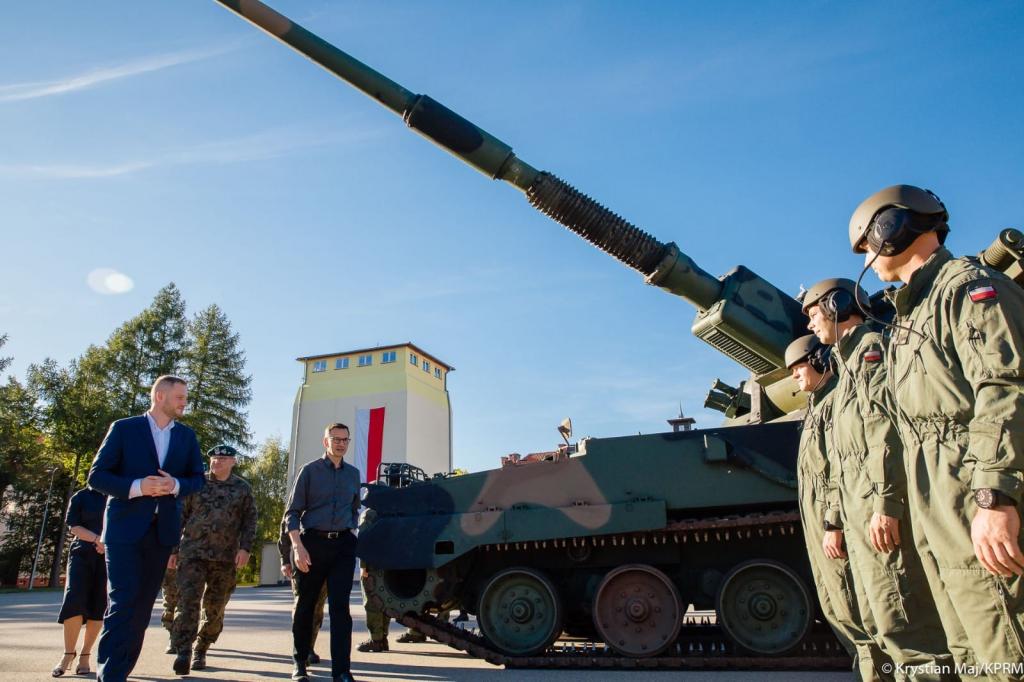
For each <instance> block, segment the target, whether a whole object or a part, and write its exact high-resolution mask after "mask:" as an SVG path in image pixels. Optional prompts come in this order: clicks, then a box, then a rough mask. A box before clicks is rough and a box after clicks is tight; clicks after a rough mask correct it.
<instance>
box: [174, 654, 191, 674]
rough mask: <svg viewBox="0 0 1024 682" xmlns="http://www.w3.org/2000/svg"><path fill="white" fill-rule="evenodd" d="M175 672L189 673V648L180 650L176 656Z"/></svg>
mask: <svg viewBox="0 0 1024 682" xmlns="http://www.w3.org/2000/svg"><path fill="white" fill-rule="evenodd" d="M174 674H175V675H188V674H189V663H188V649H186V650H185V651H179V652H178V655H177V656H175V657H174Z"/></svg>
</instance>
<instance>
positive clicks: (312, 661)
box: [306, 651, 320, 665]
mask: <svg viewBox="0 0 1024 682" xmlns="http://www.w3.org/2000/svg"><path fill="white" fill-rule="evenodd" d="M319 662H320V657H319V656H317V653H316V652H315V651H310V652H309V658H307V659H306V665H316V664H317V663H319Z"/></svg>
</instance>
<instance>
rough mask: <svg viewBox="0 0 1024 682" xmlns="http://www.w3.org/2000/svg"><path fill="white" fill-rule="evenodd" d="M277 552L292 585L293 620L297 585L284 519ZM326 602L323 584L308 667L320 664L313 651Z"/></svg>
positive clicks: (315, 617)
mask: <svg viewBox="0 0 1024 682" xmlns="http://www.w3.org/2000/svg"><path fill="white" fill-rule="evenodd" d="M277 552H278V554H280V555H281V573H282V574H283V575H284V577H285V578H288V580H290V581H291V584H292V597H293V601H292V618H293V619H294V618H295V606H296V605H297V604H298V603H299V583H298V580H296V575H295V567H294V566H293V565H292V539H291V536H289V535H288V522H287V520H285V519H281V536H280V537H279V538H278V539H277ZM326 602H327V585H326V584H324V589H322V590H320V596H319V597H317V600H316V606H315V607H314V609H313V635H312V638H311V639H310V643H309V658H308V659H306V661H307V662H308V663H309V664H310V665H313V664H314V663H319V662H320V656H318V655H317V653H316V651H314V649H315V648H316V636H317V635H318V634H320V628H321V626H323V623H324V603H326ZM366 622H367V627H369V622H370V616H369V614H367V616H366ZM371 632H373V630H371ZM360 651H362V649H360Z"/></svg>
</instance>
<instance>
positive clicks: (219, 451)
mask: <svg viewBox="0 0 1024 682" xmlns="http://www.w3.org/2000/svg"><path fill="white" fill-rule="evenodd" d="M206 456H207V457H238V450H235V449H234V448H233V447H231V446H230V445H217V446H214V447H212V448H210V449H209V450H207V451H206Z"/></svg>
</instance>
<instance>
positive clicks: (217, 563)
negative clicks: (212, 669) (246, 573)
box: [171, 445, 256, 675]
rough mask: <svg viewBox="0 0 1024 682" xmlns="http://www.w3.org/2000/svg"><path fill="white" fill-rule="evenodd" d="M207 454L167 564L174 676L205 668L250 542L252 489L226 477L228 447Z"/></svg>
mask: <svg viewBox="0 0 1024 682" xmlns="http://www.w3.org/2000/svg"><path fill="white" fill-rule="evenodd" d="M207 455H208V456H209V457H210V473H209V474H207V480H206V485H205V486H203V489H202V490H201V491H200V493H198V494H196V495H192V496H191V497H189V498H188V499H187V500H186V502H185V508H184V511H183V514H182V524H181V527H182V531H181V544H180V545H179V546H178V548H177V551H176V552H175V554H173V555H172V559H171V560H172V562H175V561H176V563H177V568H178V593H179V595H180V596H179V602H178V608H177V612H176V613H175V616H174V628H173V630H172V631H171V644H172V645H173V646H174V647H175V649H176V650H177V654H178V655H177V657H176V658H175V659H174V672H175V673H177V674H178V675H187V674H188V673H189V670H190V667H191V668H195V669H196V670H202V669H203V668H205V667H206V650H207V649H208V648H209V647H210V645H211V644H213V643H214V642H216V641H217V637H218V635H220V632H221V630H222V629H223V627H224V607H225V606H227V603H228V599H229V598H230V597H231V593H232V592H234V590H235V571H236V570H237V569H239V568H242V567H243V566H245V564H246V563H248V561H249V551H250V550H251V549H252V543H253V541H254V540H255V537H256V502H255V500H254V499H253V496H252V488H250V487H249V484H248V483H246V482H245V481H244V480H242V479H241V478H239V477H238V476H236V475H234V474H232V473H231V469H233V468H234V466H235V462H236V458H237V456H238V453H237V452H236V451H235V449H234V448H233V447H231V446H229V445H218V446H217V447H214V448H211V449H210V451H209V452H207ZM200 600H201V601H202V609H203V623H202V627H201V628H200V627H199V605H200ZM197 630H198V639H197V637H196V633H197ZM193 642H195V649H194V650H193V649H192V643H193ZM190 653H191V654H192V659H191V663H190V661H189V654H190Z"/></svg>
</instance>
